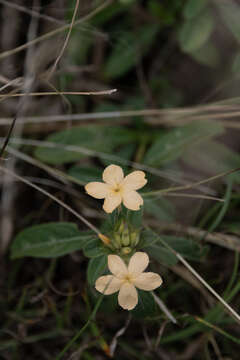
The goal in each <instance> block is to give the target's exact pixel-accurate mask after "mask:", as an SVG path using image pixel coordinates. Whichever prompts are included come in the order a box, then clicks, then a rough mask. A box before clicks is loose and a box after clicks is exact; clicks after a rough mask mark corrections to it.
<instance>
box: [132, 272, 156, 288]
mask: <svg viewBox="0 0 240 360" xmlns="http://www.w3.org/2000/svg"><path fill="white" fill-rule="evenodd" d="M133 284H134V285H135V286H136V287H137V288H139V289H141V290H146V291H151V290H154V289H156V288H158V287H159V286H160V285H162V278H161V276H160V275H158V274H156V273H153V272H146V273H142V274H140V275H139V276H138V277H136V279H134V280H133Z"/></svg>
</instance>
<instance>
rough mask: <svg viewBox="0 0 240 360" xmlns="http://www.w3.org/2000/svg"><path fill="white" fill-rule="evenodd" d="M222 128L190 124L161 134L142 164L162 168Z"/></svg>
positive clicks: (215, 125) (222, 129)
mask: <svg viewBox="0 0 240 360" xmlns="http://www.w3.org/2000/svg"><path fill="white" fill-rule="evenodd" d="M223 131H224V128H223V127H222V126H221V125H220V124H219V123H217V122H213V121H211V122H209V121H203V122H198V123H197V122H192V123H190V124H187V125H184V126H182V127H179V128H175V129H174V130H171V131H169V132H168V133H165V134H163V135H162V134H161V135H160V136H159V137H158V138H157V139H156V141H155V142H154V143H153V145H152V146H151V147H150V149H149V150H148V152H147V153H146V155H145V158H144V163H145V164H147V165H151V166H163V165H165V164H167V163H169V162H171V161H174V160H176V159H178V158H179V157H180V156H181V155H182V154H183V153H184V152H185V151H186V150H188V148H189V147H191V151H193V148H194V146H196V144H197V143H198V142H199V141H203V140H206V139H207V138H209V137H212V136H215V135H219V134H221V133H222V132H223Z"/></svg>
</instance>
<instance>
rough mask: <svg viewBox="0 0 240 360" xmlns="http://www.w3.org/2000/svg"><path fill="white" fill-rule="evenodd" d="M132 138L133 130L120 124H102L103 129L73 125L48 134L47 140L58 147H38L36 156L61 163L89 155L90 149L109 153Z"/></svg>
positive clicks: (51, 162)
mask: <svg viewBox="0 0 240 360" xmlns="http://www.w3.org/2000/svg"><path fill="white" fill-rule="evenodd" d="M99 130H100V131H99ZM132 140H133V136H132V132H131V131H129V130H128V129H126V128H123V127H120V126H114V127H112V126H101V129H100V128H99V127H98V126H79V127H72V128H71V129H68V130H63V131H60V132H57V133H55V134H52V135H50V136H48V137H47V139H46V141H47V142H49V143H53V144H56V146H57V147H55V148H54V147H51V145H50V146H49V147H38V148H36V150H35V156H36V157H37V158H38V159H40V160H42V161H44V162H47V163H49V164H58V165H59V164H64V163H68V162H72V161H76V160H79V159H81V158H82V157H86V156H88V155H89V153H88V150H91V151H101V152H107V153H109V152H111V151H112V150H113V149H114V147H115V146H118V145H121V144H126V143H129V142H130V141H132ZM64 146H70V147H71V146H73V147H74V146H76V147H78V149H77V150H76V151H74V149H71V148H70V149H68V150H65V149H64ZM69 150H70V151H69ZM71 150H72V151H71Z"/></svg>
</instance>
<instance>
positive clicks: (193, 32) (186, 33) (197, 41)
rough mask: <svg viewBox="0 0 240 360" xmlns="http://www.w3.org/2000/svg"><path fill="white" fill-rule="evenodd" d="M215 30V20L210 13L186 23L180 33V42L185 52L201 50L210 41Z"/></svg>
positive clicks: (206, 12) (204, 13)
mask: <svg viewBox="0 0 240 360" xmlns="http://www.w3.org/2000/svg"><path fill="white" fill-rule="evenodd" d="M213 28H214V20H213V17H212V15H211V13H210V12H209V11H205V12H203V13H201V14H200V15H198V16H197V17H196V18H195V17H194V18H190V19H189V20H187V21H186V22H184V24H183V26H182V27H181V29H180V32H179V42H180V46H181V48H182V50H183V51H185V52H187V53H192V52H193V51H196V50H198V49H200V48H201V47H202V46H203V45H204V44H205V43H206V41H207V40H208V39H209V37H210V35H211V33H212V31H213Z"/></svg>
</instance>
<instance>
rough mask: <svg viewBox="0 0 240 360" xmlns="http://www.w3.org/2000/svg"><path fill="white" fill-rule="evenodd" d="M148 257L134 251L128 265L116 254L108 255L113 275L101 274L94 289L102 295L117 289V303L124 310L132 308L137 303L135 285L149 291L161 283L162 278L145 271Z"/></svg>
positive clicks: (109, 293)
mask: <svg viewBox="0 0 240 360" xmlns="http://www.w3.org/2000/svg"><path fill="white" fill-rule="evenodd" d="M148 263H149V257H148V255H147V254H146V253H144V252H136V253H135V254H134V255H133V256H132V257H131V259H130V261H129V264H128V266H126V264H125V263H124V261H123V260H122V259H121V258H120V256H118V255H108V268H109V270H110V271H111V273H112V274H113V275H105V276H101V277H100V278H98V279H97V281H96V283H95V287H96V289H97V290H98V291H99V292H101V293H102V294H104V295H111V294H114V293H115V292H117V291H119V294H118V303H119V305H120V306H121V307H122V308H123V309H126V310H132V309H133V308H135V306H136V305H137V303H138V294H137V290H136V287H137V288H138V289H141V290H146V291H151V290H154V289H156V288H157V287H159V286H160V285H161V284H162V278H161V277H160V276H159V275H158V274H155V273H153V272H145V273H144V270H145V269H146V267H147V266H148Z"/></svg>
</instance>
